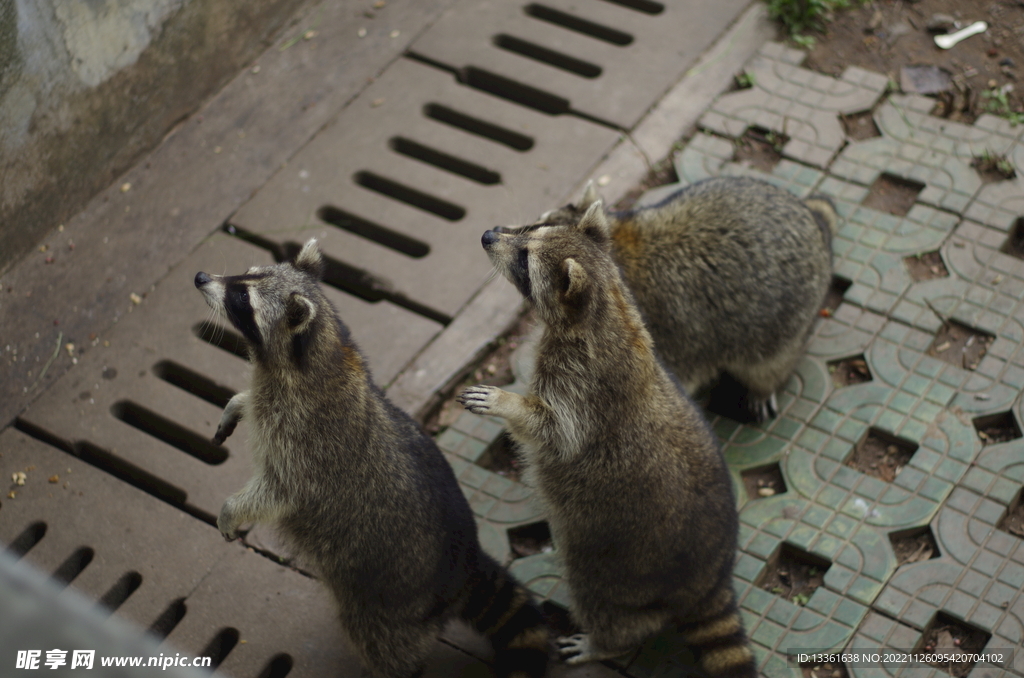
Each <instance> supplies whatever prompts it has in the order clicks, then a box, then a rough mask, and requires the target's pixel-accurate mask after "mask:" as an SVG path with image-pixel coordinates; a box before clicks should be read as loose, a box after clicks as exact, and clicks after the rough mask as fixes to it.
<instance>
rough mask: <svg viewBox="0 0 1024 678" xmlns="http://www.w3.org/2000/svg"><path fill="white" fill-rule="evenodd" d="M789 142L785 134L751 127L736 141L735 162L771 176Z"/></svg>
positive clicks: (734, 145)
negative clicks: (783, 148)
mask: <svg viewBox="0 0 1024 678" xmlns="http://www.w3.org/2000/svg"><path fill="white" fill-rule="evenodd" d="M787 141H789V137H787V136H786V135H785V134H776V133H775V132H771V131H769V130H766V129H763V128H760V127H750V128H748V129H747V131H746V132H744V134H743V136H741V137H740V138H739V139H737V140H736V141H735V143H734V144H733V147H734V149H735V151H734V152H733V157H732V159H733V161H734V162H737V163H739V164H741V165H743V166H745V167H750V168H753V169H756V170H760V171H762V172H764V173H765V174H771V173H772V169H774V167H775V166H776V165H778V164H779V161H780V160H782V147H783V146H785V145H786V142H787Z"/></svg>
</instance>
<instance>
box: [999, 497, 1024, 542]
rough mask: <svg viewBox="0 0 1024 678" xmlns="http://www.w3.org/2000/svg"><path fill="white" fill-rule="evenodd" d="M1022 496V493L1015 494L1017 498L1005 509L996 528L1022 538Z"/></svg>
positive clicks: (1023, 524)
mask: <svg viewBox="0 0 1024 678" xmlns="http://www.w3.org/2000/svg"><path fill="white" fill-rule="evenodd" d="M1022 494H1024V493H1022V492H1018V493H1017V498H1016V499H1014V500H1013V502H1012V503H1011V504H1010V506H1009V507H1008V508H1007V509H1006V515H1004V516H1003V519H1002V520H1000V521H999V524H998V525H996V527H998V528H999V529H1000V530H1002V531H1003V532H1009V533H1010V534H1012V535H1013V536H1015V537H1022V538H1024V497H1022V496H1021V495H1022Z"/></svg>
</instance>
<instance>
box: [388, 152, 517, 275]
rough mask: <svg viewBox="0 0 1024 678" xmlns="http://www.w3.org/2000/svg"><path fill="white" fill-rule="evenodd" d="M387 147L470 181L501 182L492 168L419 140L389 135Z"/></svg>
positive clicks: (492, 183)
mask: <svg viewBox="0 0 1024 678" xmlns="http://www.w3.org/2000/svg"><path fill="white" fill-rule="evenodd" d="M388 147H389V148H391V150H393V151H394V152H395V153H400V154H402V155H404V156H406V157H408V158H413V159H414V160H419V161H421V162H425V163H427V164H428V165H433V166H434V167H437V168H439V169H443V170H445V171H447V172H451V173H452V174H457V175H459V176H460V177H465V178H466V179H469V180H470V181H475V182H476V183H478V184H483V185H484V186H493V185H494V184H500V183H501V175H500V174H499V173H497V172H495V171H493V170H489V169H487V168H486V167H481V166H480V165H477V164H476V163H473V162H470V161H468V160H463V159H462V158H457V157H455V156H454V155H449V154H448V153H445V152H443V151H438V150H436V149H433V148H430V147H429V146H424V145H423V144H421V143H419V142H416V141H413V140H411V139H406V138H405V137H391V139H389V140H388ZM424 254H426V252H424ZM420 256H423V255H420Z"/></svg>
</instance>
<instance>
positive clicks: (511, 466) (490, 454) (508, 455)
mask: <svg viewBox="0 0 1024 678" xmlns="http://www.w3.org/2000/svg"><path fill="white" fill-rule="evenodd" d="M476 465H477V466H480V467H481V468H485V469H487V470H488V471H491V472H493V473H497V474H498V475H499V476H502V477H504V478H508V479H509V480H514V481H516V482H519V479H520V478H521V476H522V464H521V461H520V459H519V455H518V453H517V452H516V444H515V443H514V442H513V441H512V436H510V435H509V434H508V432H507V431H502V432H501V435H499V436H498V437H497V438H495V439H494V442H492V443H491V444H490V445H488V446H487V449H486V450H484V451H483V454H481V455H480V456H479V457H478V458H477V460H476Z"/></svg>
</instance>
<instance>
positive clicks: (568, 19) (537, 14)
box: [523, 3, 633, 46]
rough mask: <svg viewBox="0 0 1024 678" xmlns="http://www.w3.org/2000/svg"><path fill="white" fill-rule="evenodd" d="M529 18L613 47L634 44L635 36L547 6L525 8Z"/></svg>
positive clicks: (534, 4)
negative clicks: (601, 41)
mask: <svg viewBox="0 0 1024 678" xmlns="http://www.w3.org/2000/svg"><path fill="white" fill-rule="evenodd" d="M523 11H524V12H526V13H527V14H528V15H529V16H532V17H533V18H534V19H540V20H541V21H546V22H548V23H551V24H555V25H556V26H561V27H562V28H567V29H569V30H570V31H575V32H576V33H582V34H583V35H589V36H590V37H592V38H597V39H598V40H603V41H604V42H609V43H611V44H613V45H620V46H625V45H628V44H630V43H631V42H633V36H632V35H630V34H629V33H623V32H622V31H618V30H615V29H614V28H609V27H608V26H603V25H601V24H597V23H594V22H593V21H587V20H586V19H581V18H580V17H578V16H573V15H572V14H566V13H565V12H562V11H561V10H557V9H555V8H553V7H548V6H546V5H538V4H537V3H531V4H529V5H527V6H526V7H524V8H523Z"/></svg>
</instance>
